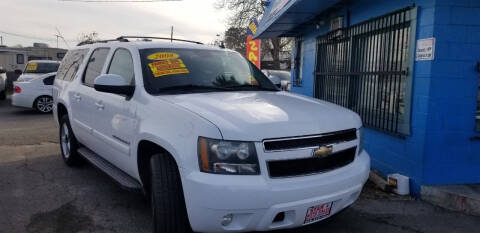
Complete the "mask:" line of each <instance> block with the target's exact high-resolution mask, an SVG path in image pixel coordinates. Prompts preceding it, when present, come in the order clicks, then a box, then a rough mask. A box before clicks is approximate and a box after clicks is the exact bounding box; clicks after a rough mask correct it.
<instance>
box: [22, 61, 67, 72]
mask: <svg viewBox="0 0 480 233" xmlns="http://www.w3.org/2000/svg"><path fill="white" fill-rule="evenodd" d="M59 66H60V64H59V63H50V62H49V63H45V62H29V63H28V64H27V66H26V67H25V72H23V73H25V74H46V73H52V72H57V70H58V67H59Z"/></svg>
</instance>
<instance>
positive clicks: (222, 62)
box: [140, 49, 278, 95]
mask: <svg viewBox="0 0 480 233" xmlns="http://www.w3.org/2000/svg"><path fill="white" fill-rule="evenodd" d="M140 55H141V59H142V67H143V76H144V82H145V89H146V90H147V92H148V93H150V94H152V95H156V94H166V93H171V92H207V91H243V90H260V91H278V89H277V88H276V87H275V86H274V85H273V84H272V82H270V80H269V79H268V78H267V77H266V76H265V75H264V74H263V73H262V72H260V70H258V69H257V68H256V67H255V66H254V65H253V64H252V63H250V62H248V61H247V60H246V59H245V58H243V57H242V56H241V55H239V54H238V53H236V52H231V51H221V50H198V49H144V50H140Z"/></svg>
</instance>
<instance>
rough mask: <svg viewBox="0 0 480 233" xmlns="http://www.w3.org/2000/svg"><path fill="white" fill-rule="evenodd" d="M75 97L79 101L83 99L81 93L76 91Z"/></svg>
mask: <svg viewBox="0 0 480 233" xmlns="http://www.w3.org/2000/svg"><path fill="white" fill-rule="evenodd" d="M73 98H75V100H77V101H80V100H82V96H81V95H80V94H78V93H75V94H74V95H73Z"/></svg>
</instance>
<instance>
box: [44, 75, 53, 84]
mask: <svg viewBox="0 0 480 233" xmlns="http://www.w3.org/2000/svg"><path fill="white" fill-rule="evenodd" d="M54 80H55V75H52V76H50V77H46V78H44V79H43V84H45V85H48V86H49V85H53V81H54Z"/></svg>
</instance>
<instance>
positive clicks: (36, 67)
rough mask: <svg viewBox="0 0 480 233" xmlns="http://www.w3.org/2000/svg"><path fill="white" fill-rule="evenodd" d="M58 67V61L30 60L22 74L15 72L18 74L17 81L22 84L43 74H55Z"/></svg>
mask: <svg viewBox="0 0 480 233" xmlns="http://www.w3.org/2000/svg"><path fill="white" fill-rule="evenodd" d="M59 66H60V62H59V61H50V60H32V61H29V62H28V63H27V65H26V66H25V70H24V71H23V72H22V71H20V70H16V71H15V72H16V73H17V74H20V76H19V77H18V79H17V81H19V82H24V81H30V80H31V79H34V78H37V77H39V76H42V75H44V74H48V73H52V72H57V70H58V67H59Z"/></svg>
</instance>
